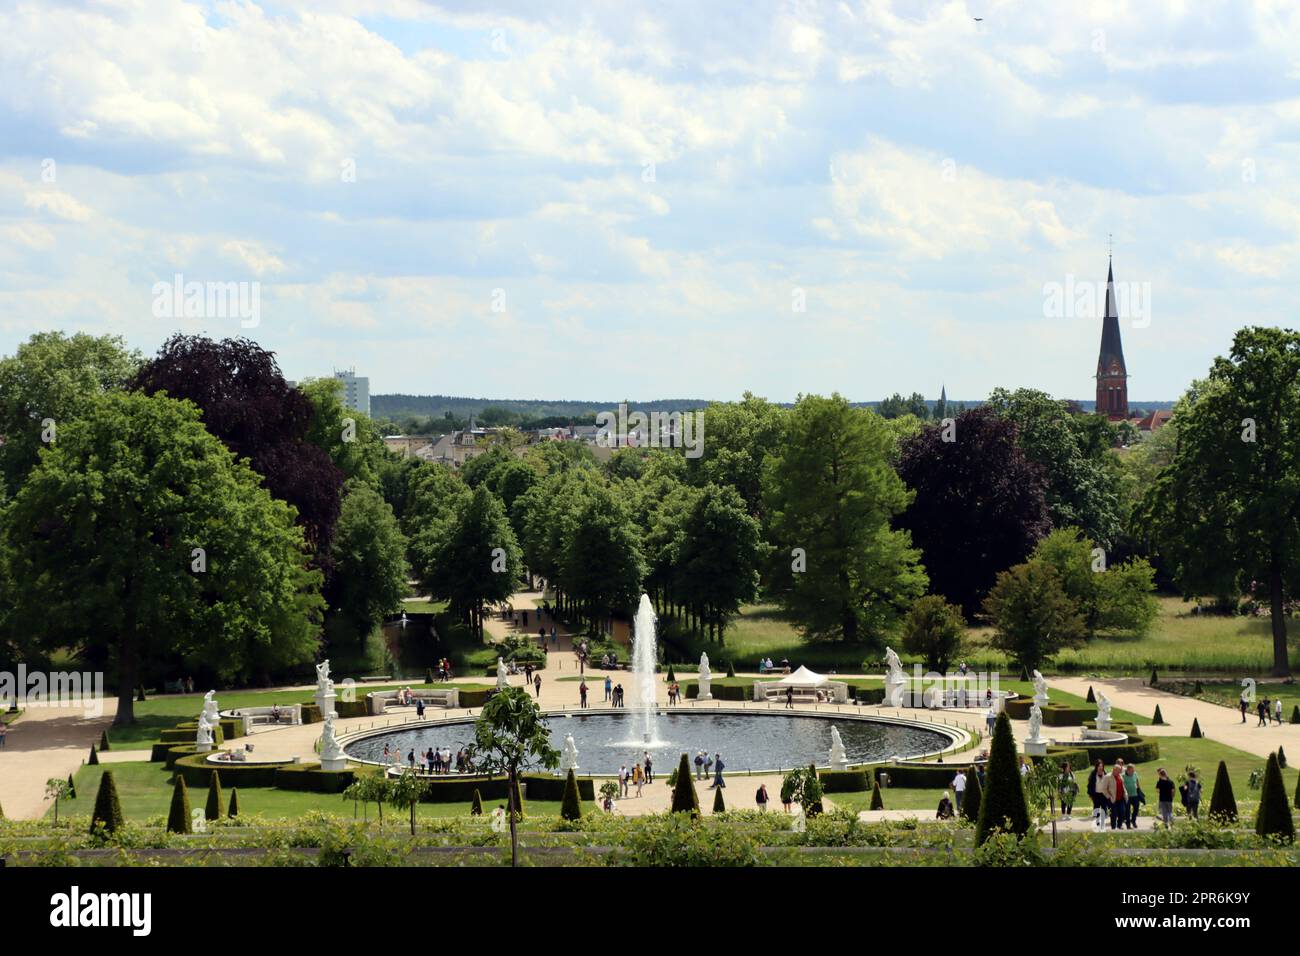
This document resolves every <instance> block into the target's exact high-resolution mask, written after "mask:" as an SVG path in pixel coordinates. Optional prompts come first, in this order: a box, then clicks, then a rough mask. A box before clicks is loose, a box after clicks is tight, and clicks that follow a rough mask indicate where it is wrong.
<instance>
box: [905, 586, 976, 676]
mask: <svg viewBox="0 0 1300 956" xmlns="http://www.w3.org/2000/svg"><path fill="white" fill-rule="evenodd" d="M965 633H966V619H965V618H964V617H962V613H961V608H959V607H957V605H955V604H949V603H948V602H947V601H945V600H944V599H943V597H942V596H941V595H938V594H930V595H927V596H926V597H923V598H918V599H917V600H916V601H915V603H913V604H912V608H911V610H909V611H908V612H907V617H905V618H904V619H903V635H902V636H903V649H904V650H905V651H907V653H909V654H914V655H916V656H918V657H921V658H923V659H924V660H925V667H926V670H928V671H933V672H937V673H941V674H942V673H945V672H946V671H947V669H948V665H949V664H951V663H952V662H953V661H954V660H956V659H957V658H958V657H960V656H961V649H962V638H963V636H964V635H965Z"/></svg>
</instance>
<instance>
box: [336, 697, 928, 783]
mask: <svg viewBox="0 0 1300 956" xmlns="http://www.w3.org/2000/svg"><path fill="white" fill-rule="evenodd" d="M548 720H549V723H550V728H551V745H552V746H553V747H555V748H556V749H557V750H560V749H562V748H563V745H564V738H565V736H566V735H567V734H572V735H573V740H574V743H575V744H576V745H577V748H578V764H579V767H580V772H581V773H584V774H609V775H613V774H616V773H618V769H619V767H620V766H621V765H626V766H629V767H630V766H632V764H634V763H637V762H638V761H639V760H640V759H642V757H643V755H644V753H645V751H646V750H649V751H650V753H651V755H652V757H653V758H654V761H655V765H656V769H658V770H659V771H660V772H661V773H667V772H668V771H669V770H670V769H672V768H673V767H675V766H676V764H677V761H678V759H679V755H680V754H683V753H687V754H690V755H691V758H692V759H693V758H694V756H695V753H696V751H700V750H704V751H707V752H708V753H710V754H714V753H721V754H722V759H723V762H724V763H725V764H726V766H727V769H728V770H729V771H737V772H738V771H745V770H777V769H789V768H791V767H796V766H807V765H808V764H809V763H815V764H818V765H819V766H824V765H826V763H827V759H828V754H829V752H830V746H831V726H832V725H834V726H835V727H837V728H839V732H840V736H841V737H842V738H843V740H844V749H845V751H846V752H847V756H848V761H849V763H855V764H856V763H869V762H873V761H880V760H889V759H890V758H892V757H895V756H898V757H903V758H909V757H919V756H922V755H924V754H932V753H935V752H937V751H940V750H943V749H945V748H946V747H948V746H950V745H951V744H952V742H953V738H952V736H951V735H949V734H947V733H943V732H941V731H939V730H932V729H930V728H928V727H920V726H915V725H912V724H909V723H905V722H893V721H888V720H876V719H864V718H861V717H846V716H843V715H841V716H838V717H830V716H826V717H822V716H811V715H794V714H773V713H765V712H736V713H727V712H725V711H724V712H716V711H715V712H703V711H678V712H673V711H660V713H659V715H658V719H657V727H658V731H657V733H658V737H659V739H658V741H656V742H655V743H653V744H651V745H646V744H644V743H642V742H641V739H642V735H641V728H642V724H641V721H640V719H639V716H638V715H636V714H633V713H630V712H626V713H608V712H604V713H596V714H551V715H549V716H548ZM473 739H474V722H473V721H469V720H462V721H448V722H445V723H439V724H429V725H424V726H418V727H409V726H408V727H404V728H402V729H394V730H385V731H380V732H378V733H375V734H368V735H366V736H364V737H360V738H357V739H354V740H352V741H351V742H349V743H347V744H345V746H344V750H345V752H346V753H347V755H348V756H349V757H352V758H353V759H355V760H365V761H374V762H382V761H383V752H384V745H385V744H387V745H388V747H389V751H390V752H394V751H395V752H398V753H400V754H402V756H403V763H405V755H406V754H407V753H409V752H410V751H411V750H412V749H414V750H415V751H416V753H417V754H422V753H424V752H425V751H427V750H428V749H429V748H430V747H436V748H440V749H441V748H443V747H447V748H450V749H451V751H452V753H455V752H456V751H457V750H458V749H460V748H461V747H464V746H466V745H468V744H469V743H470V742H471V741H472V740H473Z"/></svg>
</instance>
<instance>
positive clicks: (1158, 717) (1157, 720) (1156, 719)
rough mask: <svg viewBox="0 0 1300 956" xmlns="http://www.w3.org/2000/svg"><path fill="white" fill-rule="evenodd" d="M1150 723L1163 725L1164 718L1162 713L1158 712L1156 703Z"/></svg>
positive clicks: (1158, 707)
mask: <svg viewBox="0 0 1300 956" xmlns="http://www.w3.org/2000/svg"><path fill="white" fill-rule="evenodd" d="M1151 723H1152V724H1154V725H1155V726H1157V727H1163V726H1164V725H1165V718H1164V715H1163V714H1161V713H1160V705H1159V704H1156V712H1155V713H1154V714H1152V715H1151Z"/></svg>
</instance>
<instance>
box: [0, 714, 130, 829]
mask: <svg viewBox="0 0 1300 956" xmlns="http://www.w3.org/2000/svg"><path fill="white" fill-rule="evenodd" d="M93 703H94V707H91V708H88V707H83V706H82V705H81V704H64V705H60V706H57V707H44V706H40V705H36V706H31V707H29V708H27V709H26V710H25V711H24V712H23V714H22V715H21V716H20V717H19V718H18V720H17V721H16V722H15V723H13V724H11V725H10V726H9V733H8V734H7V736H6V738H5V745H4V748H3V749H0V807H3V808H4V814H5V816H6V817H8V818H9V819H11V820H32V819H36V818H38V817H40V816H42V815H43V814H44V813H45V808H46V807H47V806H48V801H47V800H46V799H45V782H46V781H47V780H49V779H51V778H52V777H58V778H60V779H63V778H66V777H67V776H68V774H70V773H75V772H76V771H77V770H78V768H80V767H81V765H82V763H84V762H85V760H86V758H87V757H88V756H89V755H90V747H91V745H92V744H94V743H97V742H98V741H99V736H100V734H102V733H103V732H104V729H105V728H107V727H108V725H109V724H111V723H112V722H113V715H114V714H116V713H117V700H116V698H114V699H110V700H104V701H102V702H100V701H95V702H93ZM101 703H102V707H103V713H102V714H99V715H95V714H94V713H93V711H94V710H96V709H99V705H100V704H101ZM144 756H145V757H146V758H147V757H148V756H149V753H148V751H145V752H144Z"/></svg>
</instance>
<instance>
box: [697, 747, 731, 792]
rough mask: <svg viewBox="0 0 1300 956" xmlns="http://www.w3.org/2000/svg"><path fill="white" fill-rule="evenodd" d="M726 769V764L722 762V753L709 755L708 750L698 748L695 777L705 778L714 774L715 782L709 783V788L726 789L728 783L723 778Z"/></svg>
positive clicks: (698, 778)
mask: <svg viewBox="0 0 1300 956" xmlns="http://www.w3.org/2000/svg"><path fill="white" fill-rule="evenodd" d="M725 769H726V764H724V763H723V762H722V754H719V753H715V754H714V755H713V756H712V757H710V756H709V752H708V751H707V750H697V751H696V752H695V779H696V780H704V779H705V778H707V777H708V776H709V774H710V773H712V774H713V783H711V784H709V789H710V790H714V789H719V788H721V789H726V786H727V783H726V781H725V780H723V779H722V771H723V770H725Z"/></svg>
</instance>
